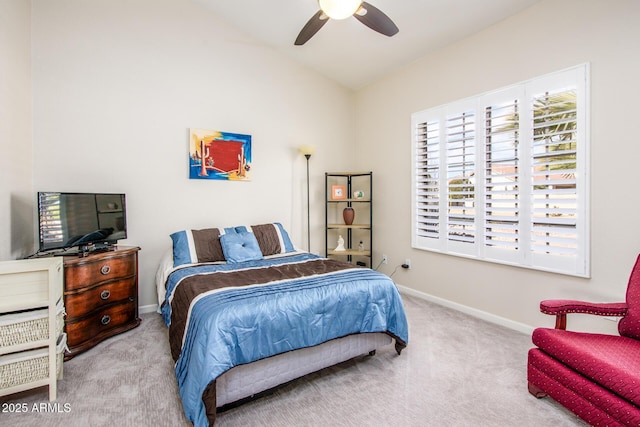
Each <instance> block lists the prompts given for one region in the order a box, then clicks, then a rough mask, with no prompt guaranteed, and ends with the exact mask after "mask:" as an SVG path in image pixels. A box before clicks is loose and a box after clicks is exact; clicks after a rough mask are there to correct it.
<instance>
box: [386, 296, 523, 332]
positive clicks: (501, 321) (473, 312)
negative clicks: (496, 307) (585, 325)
mask: <svg viewBox="0 0 640 427" xmlns="http://www.w3.org/2000/svg"><path fill="white" fill-rule="evenodd" d="M397 286H398V289H399V290H400V292H402V293H405V294H407V295H411V296H414V297H416V298H421V299H424V300H427V301H430V302H433V303H435V304H438V305H442V306H444V307H447V308H451V309H453V310H457V311H461V312H463V313H465V314H468V315H470V316H473V317H477V318H478V319H482V320H485V321H487V322H490V323H495V324H497V325H500V326H504V327H506V328H509V329H513V330H515V331H518V332H522V333H524V334H527V335H531V333H532V332H533V329H534V328H533V327H532V326H529V325H525V324H524V323H520V322H515V321H513V320H511V319H507V318H506V317H500V316H496V315H495V314H492V313H488V312H486V311H482V310H478V309H477V308H473V307H469V306H466V305H462V304H458V303H457V302H453V301H449V300H446V299H444V298H440V297H436V296H434V295H430V294H427V293H424V292H420V291H416V290H415V289H411V288H407V287H406V286H402V285H397Z"/></svg>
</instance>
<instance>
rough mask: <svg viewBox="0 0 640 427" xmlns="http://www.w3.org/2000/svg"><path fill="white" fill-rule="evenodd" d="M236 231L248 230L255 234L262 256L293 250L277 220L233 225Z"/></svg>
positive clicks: (287, 235)
mask: <svg viewBox="0 0 640 427" xmlns="http://www.w3.org/2000/svg"><path fill="white" fill-rule="evenodd" d="M235 230H236V232H241V231H250V232H252V233H253V234H254V235H255V236H256V240H257V241H258V246H260V251H261V252H262V255H263V256H268V255H274V254H284V253H288V252H295V251H296V249H295V247H294V246H293V243H291V239H290V238H289V234H288V233H287V231H286V230H285V229H284V227H283V226H282V224H280V223H279V222H272V223H269V224H260V225H252V226H246V225H245V226H238V227H235Z"/></svg>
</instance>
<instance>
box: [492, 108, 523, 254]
mask: <svg viewBox="0 0 640 427" xmlns="http://www.w3.org/2000/svg"><path fill="white" fill-rule="evenodd" d="M484 114H485V146H484V148H485V153H484V154H485V170H484V173H485V181H484V186H485V189H484V194H485V202H484V209H485V212H484V219H485V230H484V244H485V245H486V246H487V247H492V248H503V249H518V248H519V245H518V243H519V239H520V227H519V223H520V215H519V211H520V195H519V168H520V163H519V158H518V155H519V146H518V144H519V142H520V141H519V131H520V127H519V121H520V116H519V109H518V100H517V99H516V100H508V101H506V102H502V103H499V104H494V105H490V106H487V107H485V108H484Z"/></svg>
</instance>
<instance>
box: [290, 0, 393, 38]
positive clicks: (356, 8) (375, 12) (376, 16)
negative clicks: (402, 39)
mask: <svg viewBox="0 0 640 427" xmlns="http://www.w3.org/2000/svg"><path fill="white" fill-rule="evenodd" d="M318 4H319V5H320V10H319V11H318V12H316V14H315V15H313V16H312V17H311V19H309V21H308V22H307V23H306V24H305V26H304V27H303V28H302V30H301V31H300V34H298V38H296V41H295V43H294V44H295V45H296V46H301V45H303V44H305V43H306V42H308V41H309V39H310V38H311V37H313V36H314V35H315V33H317V32H318V30H320V28H322V26H323V25H324V24H326V23H327V21H328V20H329V18H331V19H346V18H348V17H350V16H353V17H354V18H356V19H357V20H358V21H360V22H362V23H363V24H364V25H366V26H367V27H369V28H371V29H372V30H374V31H377V32H379V33H380V34H384V35H385V36H389V37H391V36H393V35H395V34H396V33H397V32H398V27H397V26H396V24H394V23H393V21H392V20H391V18H389V17H388V16H387V15H385V14H384V12H382V11H381V10H380V9H378V8H376V7H374V6H372V5H370V4H369V3H367V2H366V1H361V0H318Z"/></svg>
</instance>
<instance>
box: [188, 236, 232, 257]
mask: <svg viewBox="0 0 640 427" xmlns="http://www.w3.org/2000/svg"><path fill="white" fill-rule="evenodd" d="M191 235H192V236H193V245H194V246H195V248H196V254H197V255H198V262H214V261H224V260H225V258H224V253H223V252H222V246H221V245H220V229H219V228H205V229H203V230H191Z"/></svg>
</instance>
